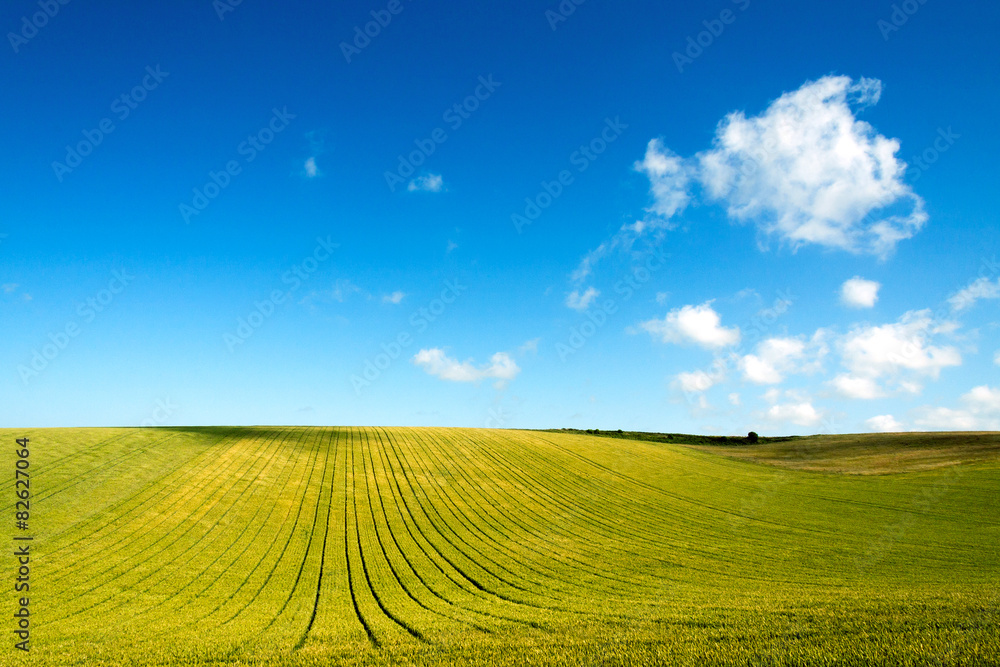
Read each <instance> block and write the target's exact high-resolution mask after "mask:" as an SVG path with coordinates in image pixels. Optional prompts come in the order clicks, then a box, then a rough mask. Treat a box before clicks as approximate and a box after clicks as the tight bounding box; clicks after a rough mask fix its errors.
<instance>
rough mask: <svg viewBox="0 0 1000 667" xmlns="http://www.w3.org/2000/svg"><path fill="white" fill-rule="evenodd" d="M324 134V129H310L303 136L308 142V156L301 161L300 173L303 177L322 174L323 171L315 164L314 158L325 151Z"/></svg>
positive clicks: (325, 132)
mask: <svg viewBox="0 0 1000 667" xmlns="http://www.w3.org/2000/svg"><path fill="white" fill-rule="evenodd" d="M326 135H327V131H326V130H311V131H309V132H306V134H305V137H306V140H307V141H308V142H309V157H307V158H306V159H305V161H304V162H303V163H302V171H301V172H300V173H301V175H302V177H303V178H318V177H321V176H322V175H323V172H322V171H320V169H319V165H318V164H316V158H318V157H319V156H320V155H322V154H323V153H326V151H327V149H326Z"/></svg>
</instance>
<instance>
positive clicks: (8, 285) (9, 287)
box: [0, 283, 17, 294]
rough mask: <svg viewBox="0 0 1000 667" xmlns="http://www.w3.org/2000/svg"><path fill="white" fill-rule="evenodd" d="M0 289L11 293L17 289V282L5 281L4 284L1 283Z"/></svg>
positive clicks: (5, 292)
mask: <svg viewBox="0 0 1000 667" xmlns="http://www.w3.org/2000/svg"><path fill="white" fill-rule="evenodd" d="M0 289H2V290H3V293H4V294H11V293H12V292H13V291H14V290H16V289H17V283H5V284H3V285H0Z"/></svg>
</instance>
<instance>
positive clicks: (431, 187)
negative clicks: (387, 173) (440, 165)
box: [406, 174, 444, 192]
mask: <svg viewBox="0 0 1000 667" xmlns="http://www.w3.org/2000/svg"><path fill="white" fill-rule="evenodd" d="M443 188H444V179H443V178H442V177H441V174H427V175H426V176H418V177H417V178H414V179H413V180H412V181H410V184H409V185H407V186H406V189H407V190H409V191H410V192H441V190H442V189H443Z"/></svg>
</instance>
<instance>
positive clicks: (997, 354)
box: [993, 350, 1000, 366]
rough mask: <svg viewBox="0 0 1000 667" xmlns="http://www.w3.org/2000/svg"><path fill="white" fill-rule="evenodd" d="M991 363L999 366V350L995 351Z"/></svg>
mask: <svg viewBox="0 0 1000 667" xmlns="http://www.w3.org/2000/svg"><path fill="white" fill-rule="evenodd" d="M993 363H994V364H996V365H997V366H1000V350H997V353H996V354H995V355H993Z"/></svg>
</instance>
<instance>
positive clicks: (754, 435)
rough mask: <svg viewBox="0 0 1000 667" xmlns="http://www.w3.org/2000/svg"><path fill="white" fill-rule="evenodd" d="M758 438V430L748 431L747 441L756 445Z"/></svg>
mask: <svg viewBox="0 0 1000 667" xmlns="http://www.w3.org/2000/svg"><path fill="white" fill-rule="evenodd" d="M757 440H759V437H758V436H757V432H756V431H750V432H749V433H747V442H749V443H750V444H751V445H756V444H757Z"/></svg>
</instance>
